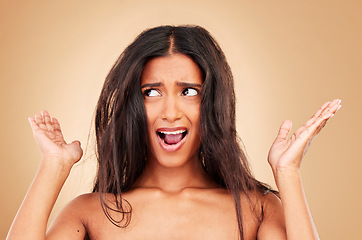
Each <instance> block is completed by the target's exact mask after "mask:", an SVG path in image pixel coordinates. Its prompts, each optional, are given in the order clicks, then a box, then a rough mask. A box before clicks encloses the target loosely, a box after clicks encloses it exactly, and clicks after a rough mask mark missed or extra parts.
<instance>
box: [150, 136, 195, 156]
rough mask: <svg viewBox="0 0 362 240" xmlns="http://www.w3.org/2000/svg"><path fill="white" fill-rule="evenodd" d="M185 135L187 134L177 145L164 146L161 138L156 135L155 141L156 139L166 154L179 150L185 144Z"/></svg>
mask: <svg viewBox="0 0 362 240" xmlns="http://www.w3.org/2000/svg"><path fill="white" fill-rule="evenodd" d="M156 134H157V133H156ZM187 135H188V133H187V134H186V136H185V137H184V138H183V139H182V140H181V141H179V142H178V143H176V144H172V145H169V144H166V143H165V142H164V141H163V140H162V139H161V138H160V136H159V135H158V134H157V139H158V142H159V143H160V145H161V147H162V148H163V149H164V150H165V151H167V152H175V151H177V150H179V149H180V148H181V147H182V145H183V144H184V143H185V142H186V138H187Z"/></svg>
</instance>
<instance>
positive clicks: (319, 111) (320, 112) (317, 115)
mask: <svg viewBox="0 0 362 240" xmlns="http://www.w3.org/2000/svg"><path fill="white" fill-rule="evenodd" d="M330 104H331V102H326V103H325V104H323V106H322V107H321V108H320V109H318V111H317V112H316V113H315V114H314V115H313V116H312V117H311V118H310V119H309V120H308V121H307V122H306V124H305V126H306V127H309V126H310V125H312V124H313V123H314V122H315V121H316V119H317V118H318V117H319V116H320V115H321V114H322V112H324V111H325V109H327V108H328V106H329V105H330Z"/></svg>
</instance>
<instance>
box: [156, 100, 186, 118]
mask: <svg viewBox="0 0 362 240" xmlns="http://www.w3.org/2000/svg"><path fill="white" fill-rule="evenodd" d="M161 117H162V119H163V120H165V121H168V122H175V121H177V120H180V119H181V117H182V111H181V109H180V106H179V102H178V101H177V96H168V97H166V98H165V101H164V106H163V111H162V115H161Z"/></svg>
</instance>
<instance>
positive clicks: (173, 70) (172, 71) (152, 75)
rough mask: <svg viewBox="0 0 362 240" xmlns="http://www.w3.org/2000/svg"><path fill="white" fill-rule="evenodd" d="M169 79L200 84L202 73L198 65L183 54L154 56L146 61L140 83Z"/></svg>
mask: <svg viewBox="0 0 362 240" xmlns="http://www.w3.org/2000/svg"><path fill="white" fill-rule="evenodd" d="M170 81H183V82H190V83H197V84H202V73H201V70H200V68H199V67H198V65H197V64H196V63H195V62H194V61H193V60H192V59H191V58H190V57H188V56H186V55H184V54H172V55H169V56H163V57H156V58H153V59H151V60H150V61H148V62H147V63H146V65H145V67H144V69H143V71H142V75H141V83H146V82H170Z"/></svg>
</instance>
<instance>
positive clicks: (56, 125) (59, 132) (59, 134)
mask: <svg viewBox="0 0 362 240" xmlns="http://www.w3.org/2000/svg"><path fill="white" fill-rule="evenodd" d="M52 123H53V128H54V134H55V135H56V136H57V137H61V138H63V134H62V130H61V128H60V124H59V121H58V120H57V119H56V118H52Z"/></svg>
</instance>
